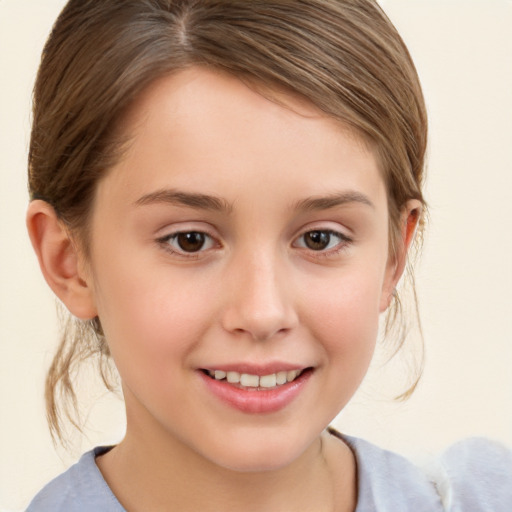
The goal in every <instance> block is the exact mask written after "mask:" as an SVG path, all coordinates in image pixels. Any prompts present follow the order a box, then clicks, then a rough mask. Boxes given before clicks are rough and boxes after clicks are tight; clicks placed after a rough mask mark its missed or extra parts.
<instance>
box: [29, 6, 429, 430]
mask: <svg viewBox="0 0 512 512" xmlns="http://www.w3.org/2000/svg"><path fill="white" fill-rule="evenodd" d="M190 66H204V67H207V68H213V69H217V70H223V71H225V72H227V73H230V74H232V75H235V76H238V77H240V78H242V79H244V80H249V81H251V82H253V83H255V84H261V85H263V86H265V87H266V88H268V87H270V89H272V87H280V88H283V87H284V88H285V89H287V90H289V91H290V92H293V93H294V94H298V95H301V96H303V97H305V98H307V99H308V100H309V101H311V102H312V103H313V104H315V105H316V106H317V107H318V108H319V109H321V110H322V111H323V112H325V114H326V115H328V116H330V117H332V118H334V119H336V120H339V121H340V122H342V123H345V124H346V125H348V126H349V127H351V128H352V129H353V130H354V132H355V133H357V134H358V135H359V136H360V137H362V138H363V139H364V140H365V141H366V142H368V144H370V146H371V147H372V148H373V150H374V152H375V155H376V156H377V158H378V161H379V164H380V168H381V172H382V175H383V178H384V181H385V183H386V187H387V193H388V203H389V212H390V247H391V250H393V248H394V244H395V241H396V240H397V236H398V233H399V229H400V226H399V218H400V212H401V209H402V207H403V206H404V205H405V203H406V201H408V200H409V199H413V198H414V199H418V200H420V201H421V202H422V203H424V200H423V196H422V192H421V185H422V181H423V168H424V157H425V148H426V139H427V121H426V114H425V106H424V101H423V96H422V92H421V87H420V84H419V81H418V77H417V73H416V70H415V68H414V64H413V62H412V60H411V58H410V56H409V52H408V51H407V48H406V47H405V45H404V43H403V41H402V39H401V37H400V36H399V34H398V33H397V31H396V30H395V28H394V27H393V25H392V24H391V22H390V21H389V19H388V18H387V16H386V15H385V14H384V13H383V11H382V10H381V8H380V7H379V5H378V4H377V2H375V1H373V0H280V1H277V0H246V1H242V0H70V1H69V2H68V4H67V5H66V6H65V7H64V9H63V11H62V13H61V14H60V16H59V18H58V19H57V21H56V23H55V25H54V27H53V30H52V32H51V34H50V36H49V38H48V41H47V43H46V46H45V48H44V51H43V55H42V61H41V65H40V68H39V72H38V76H37V81H36V84H35V89H34V108H33V127H32V138H31V143H30V153H29V188H30V194H31V197H32V198H33V199H34V198H39V199H43V200H45V201H47V202H48V203H49V204H51V205H52V206H53V208H54V209H55V211H56V212H57V215H58V216H59V218H60V220H61V221H62V222H63V223H64V224H65V225H66V226H67V228H68V229H69V231H70V233H71V234H72V236H74V237H75V239H76V240H77V242H78V243H79V246H80V247H81V248H82V250H83V251H84V252H85V254H87V246H88V244H87V241H88V236H89V235H88V225H89V217H90V213H91V205H92V200H93V197H94V194H95V189H96V184H97V182H98V179H99V178H100V177H101V176H102V175H103V174H104V173H105V172H108V169H109V168H110V167H111V166H112V165H113V164H114V163H115V162H116V161H118V159H119V158H121V157H122V153H123V147H124V143H123V142H124V140H123V139H126V137H123V136H125V135H126V134H124V133H123V130H122V126H120V122H119V121H120V119H121V118H122V116H123V113H125V112H126V111H127V109H128V108H129V107H130V105H131V104H132V102H133V101H134V99H135V98H136V97H137V96H138V95H139V94H140V93H141V92H142V91H143V90H144V89H145V88H146V87H147V86H148V85H149V84H150V83H152V82H153V81H154V80H155V79H157V78H159V77H161V76H163V75H166V74H170V73H173V72H176V71H178V70H181V69H184V68H187V67H190ZM422 220H423V219H422V218H421V219H420V226H422ZM398 305H399V302H398V301H395V303H394V305H392V307H391V308H390V312H389V315H390V316H389V318H391V319H395V317H396V314H397V313H396V312H397V309H396V308H397V307H398ZM400 343H401V340H400ZM92 355H96V356H98V361H99V363H100V370H101V372H102V375H103V377H104V381H105V383H106V384H107V386H111V383H110V380H109V378H108V374H107V373H106V371H105V369H106V368H107V366H108V365H107V366H106V363H108V359H109V353H108V340H104V338H103V335H102V331H101V319H98V318H96V319H92V320H91V321H88V322H80V321H78V320H76V321H68V322H67V324H66V327H65V328H64V331H63V337H62V340H61V344H60V346H59V348H58V351H57V353H56V355H55V358H54V360H53V363H52V365H51V368H50V370H49V373H48V377H47V383H46V402H47V412H48V419H49V424H50V427H51V430H52V434H54V435H56V436H57V437H61V435H62V430H61V417H62V414H61V412H64V413H65V414H66V415H67V416H68V417H69V418H70V419H71V420H73V417H74V416H73V414H72V412H73V407H72V406H73V404H75V405H76V395H75V391H74V388H73V374H74V371H75V367H76V365H77V363H79V362H81V361H83V360H84V359H86V358H88V357H90V356H92Z"/></svg>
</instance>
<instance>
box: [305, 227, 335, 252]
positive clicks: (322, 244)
mask: <svg viewBox="0 0 512 512" xmlns="http://www.w3.org/2000/svg"><path fill="white" fill-rule="evenodd" d="M330 242H331V233H330V232H329V231H308V232H307V233H305V234H304V245H305V246H306V247H307V248H308V249H311V250H313V251H323V250H324V249H326V248H327V247H328V246H329V244H330Z"/></svg>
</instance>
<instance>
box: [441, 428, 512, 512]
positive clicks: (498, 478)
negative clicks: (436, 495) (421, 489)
mask: <svg viewBox="0 0 512 512" xmlns="http://www.w3.org/2000/svg"><path fill="white" fill-rule="evenodd" d="M440 468H441V469H442V471H443V474H442V476H441V483H440V488H442V489H443V494H444V495H445V502H446V505H447V509H448V510H449V511H453V512H459V511H464V510H471V511H475V512H480V511H482V512H484V511H487V510H492V511H493V512H509V511H510V510H512V450H510V449H509V448H507V447H505V446H503V445H501V444H499V443H496V442H493V441H489V440H487V439H483V438H474V439H467V440H464V441H460V442H458V443H456V444H454V445H453V446H451V447H450V448H449V449H448V450H446V452H445V453H444V454H443V455H442V456H441V458H440Z"/></svg>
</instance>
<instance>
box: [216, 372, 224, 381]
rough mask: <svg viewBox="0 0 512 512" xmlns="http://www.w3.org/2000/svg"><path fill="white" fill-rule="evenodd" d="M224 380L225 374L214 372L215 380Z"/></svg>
mask: <svg viewBox="0 0 512 512" xmlns="http://www.w3.org/2000/svg"><path fill="white" fill-rule="evenodd" d="M225 378H226V372H223V371H222V370H215V380H222V379H225Z"/></svg>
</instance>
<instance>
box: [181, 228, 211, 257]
mask: <svg viewBox="0 0 512 512" xmlns="http://www.w3.org/2000/svg"><path fill="white" fill-rule="evenodd" d="M205 241H206V236H205V234H204V233H199V232H197V231H191V232H189V233H178V234H177V235H176V243H177V245H178V247H179V248H180V249H181V250H182V251H184V252H197V251H200V250H201V249H202V248H203V247H204V245H205Z"/></svg>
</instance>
